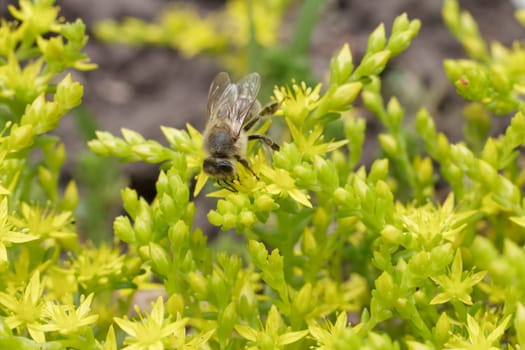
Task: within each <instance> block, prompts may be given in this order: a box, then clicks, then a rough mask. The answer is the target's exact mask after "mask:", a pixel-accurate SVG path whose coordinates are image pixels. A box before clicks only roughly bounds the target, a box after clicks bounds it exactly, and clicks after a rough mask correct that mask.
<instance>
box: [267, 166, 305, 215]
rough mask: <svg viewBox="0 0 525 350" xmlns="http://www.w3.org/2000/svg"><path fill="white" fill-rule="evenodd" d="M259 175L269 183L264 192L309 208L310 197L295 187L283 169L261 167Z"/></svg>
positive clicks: (293, 181)
mask: <svg viewBox="0 0 525 350" xmlns="http://www.w3.org/2000/svg"><path fill="white" fill-rule="evenodd" d="M261 175H262V176H264V177H266V178H268V179H269V180H270V182H271V184H270V185H268V186H266V192H268V193H270V194H273V195H280V196H283V197H288V196H289V197H291V198H292V199H293V200H295V201H296V202H297V203H300V204H302V205H304V206H305V207H308V208H311V207H312V203H310V199H309V198H310V196H309V195H308V194H305V193H304V192H303V191H301V190H300V189H298V188H297V187H295V180H294V179H293V178H292V177H291V176H290V173H289V172H288V171H286V170H284V169H273V168H271V167H269V166H267V165H261Z"/></svg>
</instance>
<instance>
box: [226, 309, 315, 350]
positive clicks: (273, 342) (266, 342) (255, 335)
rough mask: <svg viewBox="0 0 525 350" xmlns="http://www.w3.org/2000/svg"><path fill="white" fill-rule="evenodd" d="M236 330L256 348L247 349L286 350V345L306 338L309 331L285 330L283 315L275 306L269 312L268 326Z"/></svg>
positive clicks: (240, 327) (240, 326)
mask: <svg viewBox="0 0 525 350" xmlns="http://www.w3.org/2000/svg"><path fill="white" fill-rule="evenodd" d="M235 330H236V331H237V332H238V333H239V334H240V335H241V336H242V337H243V338H245V339H248V340H249V341H250V342H252V343H253V344H254V346H251V347H248V348H246V349H250V350H255V349H276V350H277V349H284V347H285V345H288V344H292V343H295V342H296V341H298V340H301V339H302V338H304V337H305V336H306V335H307V334H308V331H307V330H304V331H296V332H290V331H289V327H287V328H285V327H284V323H283V320H282V318H281V315H280V314H279V312H278V311H277V308H276V307H275V305H272V307H271V309H270V311H269V312H268V318H267V319H266V324H265V325H264V326H263V325H262V324H261V327H260V329H254V328H251V327H249V326H245V325H237V326H235Z"/></svg>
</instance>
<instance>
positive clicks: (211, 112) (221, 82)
mask: <svg viewBox="0 0 525 350" xmlns="http://www.w3.org/2000/svg"><path fill="white" fill-rule="evenodd" d="M230 85H232V84H231V82H230V76H229V75H228V73H226V72H220V73H219V74H217V76H216V77H215V79H213V81H212V82H211V85H210V91H209V92H208V105H207V107H206V122H208V121H209V120H210V118H212V116H217V109H218V108H217V107H218V106H219V105H220V104H221V96H222V95H223V94H224V91H225V90H226V88H227V87H228V86H230Z"/></svg>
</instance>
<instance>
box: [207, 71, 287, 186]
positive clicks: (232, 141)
mask: <svg viewBox="0 0 525 350" xmlns="http://www.w3.org/2000/svg"><path fill="white" fill-rule="evenodd" d="M260 86H261V78H260V76H259V74H258V73H251V74H248V75H247V76H245V77H244V78H242V79H241V80H240V81H238V82H237V83H232V82H231V81H230V77H229V75H228V73H225V72H221V73H219V74H218V75H217V76H216V77H215V79H213V81H212V83H211V85H210V90H209V93H208V104H207V108H206V127H205V129H204V135H203V147H204V150H205V151H206V153H207V154H208V157H207V158H206V159H204V162H203V165H202V167H203V170H204V172H205V173H206V174H208V175H210V176H212V177H214V178H215V179H217V182H218V183H219V185H222V186H223V187H225V188H227V189H229V190H231V191H234V192H235V191H236V190H235V188H234V187H233V184H232V182H233V180H235V179H236V178H237V179H238V177H237V170H236V162H239V163H240V164H242V165H243V166H244V167H245V168H246V169H248V170H249V171H250V172H251V173H252V174H253V175H254V176H255V177H256V178H258V177H257V174H255V172H254V171H253V170H252V168H251V167H250V164H249V163H248V161H247V160H246V158H244V155H245V154H246V147H247V143H248V141H250V140H260V141H262V142H264V143H265V144H267V145H268V146H270V147H271V148H272V149H273V150H279V146H278V145H277V144H276V143H274V142H273V141H272V140H271V139H270V138H269V137H268V136H266V135H260V134H251V135H246V133H245V132H246V131H248V130H250V129H251V128H252V127H253V126H254V125H255V123H256V122H257V121H258V120H259V119H260V118H261V116H264V115H268V114H273V113H274V112H275V110H276V109H277V107H278V105H277V103H275V104H273V105H270V106H268V107H266V108H264V109H262V110H261V105H260V104H259V102H258V101H257V93H258V92H259V88H260Z"/></svg>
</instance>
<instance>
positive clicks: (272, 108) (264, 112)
mask: <svg viewBox="0 0 525 350" xmlns="http://www.w3.org/2000/svg"><path fill="white" fill-rule="evenodd" d="M280 105H281V104H280V103H279V102H277V101H272V102H270V103H268V104H266V105H265V106H264V107H263V109H261V110H260V111H259V112H258V113H255V115H253V117H252V118H251V119H250V120H248V122H247V123H246V124H245V125H244V126H243V129H244V131H248V130H250V129H251V128H252V127H253V126H254V125H255V123H257V122H258V121H259V119H261V118H262V117H266V116H269V115H273V114H275V112H277V110H278V109H279V106H280ZM259 108H260V107H259Z"/></svg>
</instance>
